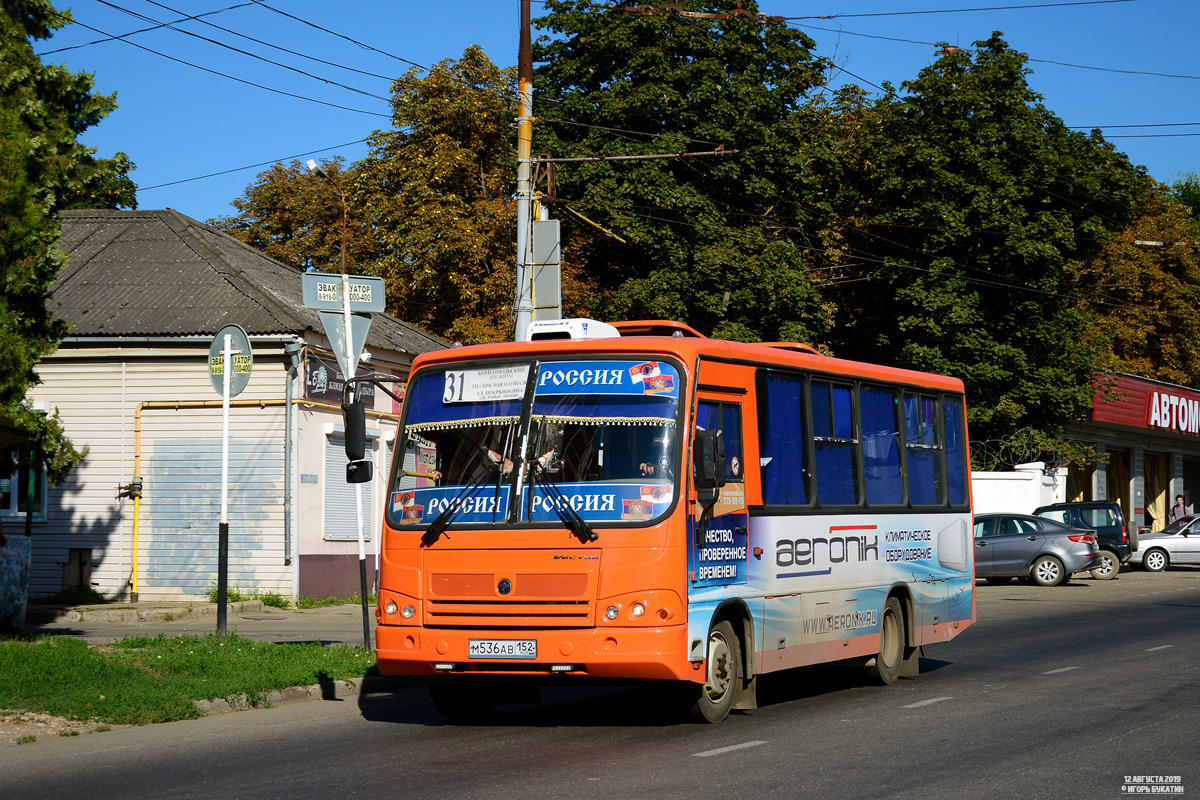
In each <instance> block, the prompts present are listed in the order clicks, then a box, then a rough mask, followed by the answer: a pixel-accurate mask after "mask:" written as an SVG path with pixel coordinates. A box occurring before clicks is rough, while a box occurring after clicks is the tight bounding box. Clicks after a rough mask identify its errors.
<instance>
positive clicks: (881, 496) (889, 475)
mask: <svg viewBox="0 0 1200 800" xmlns="http://www.w3.org/2000/svg"><path fill="white" fill-rule="evenodd" d="M860 397H861V400H862V417H863V458H864V466H865V467H866V476H867V504H868V505H899V504H900V503H903V502H904V479H903V477H902V476H901V474H900V432H899V431H898V430H897V429H896V399H895V394H894V393H893V392H891V391H890V390H886V389H866V388H864V389H863V390H862V392H861V394H860Z"/></svg>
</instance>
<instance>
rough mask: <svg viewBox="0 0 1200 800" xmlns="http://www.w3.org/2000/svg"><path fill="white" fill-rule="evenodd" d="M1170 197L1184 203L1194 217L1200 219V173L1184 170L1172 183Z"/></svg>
mask: <svg viewBox="0 0 1200 800" xmlns="http://www.w3.org/2000/svg"><path fill="white" fill-rule="evenodd" d="M1170 198H1171V199H1172V200H1174V201H1175V202H1177V203H1182V204H1183V205H1184V206H1185V207H1186V208H1187V209H1188V211H1189V212H1190V213H1191V215H1192V218H1193V219H1196V220H1200V175H1197V174H1196V173H1194V172H1184V173H1183V174H1181V175H1179V177H1177V178H1176V179H1175V182H1174V183H1173V184H1171V191H1170Z"/></svg>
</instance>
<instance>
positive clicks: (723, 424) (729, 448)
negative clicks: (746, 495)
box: [696, 400, 745, 483]
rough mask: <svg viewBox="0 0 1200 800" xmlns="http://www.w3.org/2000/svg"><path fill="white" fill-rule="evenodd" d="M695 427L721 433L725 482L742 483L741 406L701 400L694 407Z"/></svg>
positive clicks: (743, 471)
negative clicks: (723, 444) (723, 445)
mask: <svg viewBox="0 0 1200 800" xmlns="http://www.w3.org/2000/svg"><path fill="white" fill-rule="evenodd" d="M696 427H697V428H703V429H704V430H720V431H722V436H723V437H724V439H725V480H726V481H733V482H737V483H741V482H742V481H744V480H745V463H744V462H743V460H742V407H741V405H739V404H738V403H716V402H712V401H709V400H702V401H700V403H699V404H698V405H697V407H696Z"/></svg>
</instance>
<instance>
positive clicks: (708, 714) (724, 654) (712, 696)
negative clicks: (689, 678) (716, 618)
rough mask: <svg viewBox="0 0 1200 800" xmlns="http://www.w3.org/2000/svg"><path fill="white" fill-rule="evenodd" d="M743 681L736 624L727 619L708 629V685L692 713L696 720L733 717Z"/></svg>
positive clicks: (702, 689)
mask: <svg viewBox="0 0 1200 800" xmlns="http://www.w3.org/2000/svg"><path fill="white" fill-rule="evenodd" d="M741 680H742V647H741V642H740V641H739V640H738V637H737V634H736V633H734V632H733V625H732V624H730V622H729V620H727V619H723V620H721V621H720V622H718V623H717V624H716V625H714V626H713V627H712V629H711V630H710V631H709V632H708V658H707V659H706V660H705V680H704V685H703V686H701V687H700V688H699V692H698V693H697V695H696V699H695V702H694V703H693V704H692V707H691V710H690V713H689V716H690V717H691V719H692V720H693V721H694V722H720V721H721V720H723V719H725V718H726V717H727V716H729V710H730V709H731V708H733V700H734V698H735V697H736V696H737V691H738V685H739V684H740V682H741Z"/></svg>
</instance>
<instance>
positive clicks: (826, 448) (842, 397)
mask: <svg viewBox="0 0 1200 800" xmlns="http://www.w3.org/2000/svg"><path fill="white" fill-rule="evenodd" d="M809 392H810V397H811V405H812V415H813V440H814V441H815V443H816V457H817V463H816V468H817V470H816V471H817V502H818V503H820V504H821V505H823V506H852V505H857V504H858V502H859V497H860V496H861V492H860V487H859V485H858V468H857V464H856V463H855V462H856V460H857V449H858V448H857V447H856V445H857V444H858V442H857V441H856V439H855V431H854V411H853V405H852V400H853V397H852V395H853V390H852V389H851V387H850V386H847V385H845V384H840V383H828V382H826V381H813V382H812V383H810V384H809Z"/></svg>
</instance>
